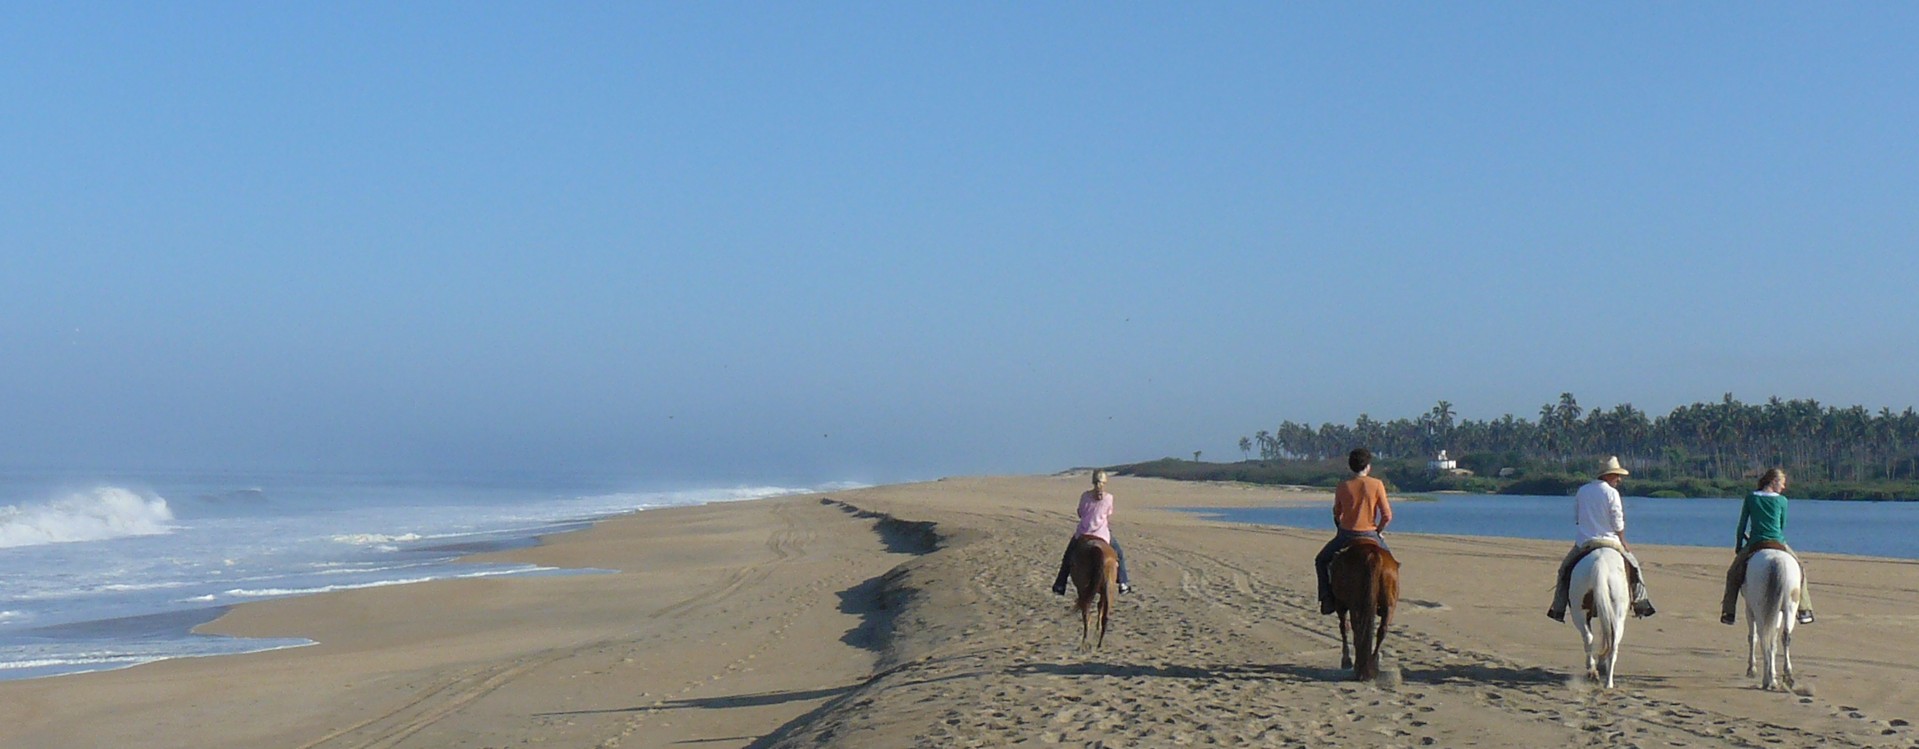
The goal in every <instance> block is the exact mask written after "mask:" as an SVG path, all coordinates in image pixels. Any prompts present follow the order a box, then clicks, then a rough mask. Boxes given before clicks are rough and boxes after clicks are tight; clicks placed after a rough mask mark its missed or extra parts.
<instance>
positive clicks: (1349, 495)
mask: <svg viewBox="0 0 1919 749" xmlns="http://www.w3.org/2000/svg"><path fill="white" fill-rule="evenodd" d="M1392 517H1393V513H1392V503H1391V502H1390V501H1388V500H1387V499H1386V482H1384V481H1380V480H1379V479H1376V478H1373V477H1372V476H1369V475H1367V476H1353V477H1352V478H1348V479H1346V480H1345V481H1341V482H1339V485H1338V486H1337V487H1334V489H1333V524H1334V525H1335V526H1338V528H1339V529H1340V530H1345V531H1362V532H1363V531H1378V530H1379V526H1380V521H1382V520H1387V521H1390V520H1391V519H1392Z"/></svg>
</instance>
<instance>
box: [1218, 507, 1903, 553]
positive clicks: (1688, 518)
mask: <svg viewBox="0 0 1919 749" xmlns="http://www.w3.org/2000/svg"><path fill="white" fill-rule="evenodd" d="M1741 501H1742V500H1739V499H1652V498H1648V497H1625V498H1624V502H1625V508H1626V540H1627V541H1629V542H1631V543H1634V544H1672V545H1678V546H1723V547H1725V548H1726V549H1727V551H1728V553H1730V552H1731V549H1732V545H1733V531H1734V529H1735V527H1736V526H1737V525H1738V523H1739V505H1740V502H1741ZM1572 502H1573V500H1572V497H1538V496H1511V495H1477V494H1444V495H1438V496H1436V497H1434V498H1432V499H1431V500H1429V501H1428V500H1424V499H1421V500H1405V499H1402V500H1398V501H1395V502H1393V523H1392V525H1391V527H1389V528H1388V529H1387V531H1386V534H1387V537H1388V540H1389V541H1390V539H1391V536H1392V534H1393V533H1395V532H1400V533H1442V534H1449V535H1461V536H1501V537H1507V538H1540V539H1550V540H1564V541H1566V542H1567V543H1568V544H1570V543H1571V542H1572V536H1573V510H1572V507H1573V505H1572ZM1196 511H1197V512H1201V513H1203V514H1205V515H1207V516H1210V517H1218V518H1220V519H1222V520H1227V521H1231V522H1236V523H1257V524H1263V525H1281V526H1287V527H1291V528H1322V529H1326V531H1327V533H1328V538H1330V537H1331V532H1332V527H1333V521H1332V512H1331V510H1330V509H1329V506H1328V505H1316V506H1312V507H1261V508H1235V509H1203V510H1196ZM1915 533H1919V502H1834V501H1821V500H1807V499H1794V500H1792V503H1791V505H1789V507H1788V510H1787V516H1786V539H1787V541H1788V542H1789V543H1791V544H1792V547H1793V549H1795V550H1798V551H1822V552H1832V553H1836V554H1857V555H1862V556H1877V557H1896V558H1902V559H1919V540H1915V538H1914V536H1915Z"/></svg>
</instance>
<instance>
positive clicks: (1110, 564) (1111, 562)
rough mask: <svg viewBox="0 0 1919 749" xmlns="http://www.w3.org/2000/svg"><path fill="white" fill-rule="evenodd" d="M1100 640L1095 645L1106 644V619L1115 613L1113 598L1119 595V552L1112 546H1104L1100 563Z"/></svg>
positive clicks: (1098, 581) (1098, 585)
mask: <svg viewBox="0 0 1919 749" xmlns="http://www.w3.org/2000/svg"><path fill="white" fill-rule="evenodd" d="M1096 585H1097V587H1098V588H1099V641H1098V642H1097V643H1095V647H1098V646H1100V645H1105V644H1106V620H1107V619H1108V618H1110V617H1111V616H1112V613H1113V599H1114V598H1117V597H1119V554H1118V552H1115V551H1113V550H1112V547H1110V546H1108V547H1102V549H1101V559H1100V565H1099V577H1098V578H1097V582H1096Z"/></svg>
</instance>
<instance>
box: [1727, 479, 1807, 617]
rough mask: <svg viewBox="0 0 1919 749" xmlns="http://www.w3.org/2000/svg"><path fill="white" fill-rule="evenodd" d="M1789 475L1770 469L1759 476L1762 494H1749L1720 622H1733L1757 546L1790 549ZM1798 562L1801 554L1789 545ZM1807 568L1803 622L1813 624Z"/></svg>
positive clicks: (1802, 587) (1801, 593) (1736, 537)
mask: <svg viewBox="0 0 1919 749" xmlns="http://www.w3.org/2000/svg"><path fill="white" fill-rule="evenodd" d="M1785 490H1786V472H1785V471H1782V470H1779V469H1777V468H1773V469H1769V470H1767V471H1766V474H1765V475H1764V476H1761V477H1759V487H1758V491H1755V492H1752V493H1750V494H1747V495H1746V502H1745V504H1743V505H1740V507H1739V527H1738V529H1737V530H1735V531H1734V535H1733V547H1732V548H1733V550H1734V551H1737V552H1738V554H1737V555H1736V556H1734V557H1733V559H1732V568H1731V569H1728V570H1726V597H1725V599H1724V600H1722V601H1720V604H1719V622H1720V623H1721V624H1731V623H1733V621H1734V620H1733V606H1734V604H1736V603H1738V601H1739V588H1740V586H1742V585H1745V583H1746V562H1747V560H1750V559H1751V558H1752V553H1753V548H1752V547H1753V544H1756V543H1758V542H1760V541H1776V542H1778V543H1779V545H1780V546H1786V497H1785V495H1783V494H1780V492H1783V491H1785ZM1786 553H1788V554H1791V555H1792V558H1793V560H1794V561H1797V560H1798V559H1799V554H1798V553H1797V552H1794V551H1793V550H1792V547H1790V546H1786ZM1805 570H1806V565H1805V564H1804V563H1803V562H1802V563H1800V565H1799V623H1800V624H1810V623H1812V593H1811V591H1810V590H1809V589H1808V587H1807V585H1806V574H1805Z"/></svg>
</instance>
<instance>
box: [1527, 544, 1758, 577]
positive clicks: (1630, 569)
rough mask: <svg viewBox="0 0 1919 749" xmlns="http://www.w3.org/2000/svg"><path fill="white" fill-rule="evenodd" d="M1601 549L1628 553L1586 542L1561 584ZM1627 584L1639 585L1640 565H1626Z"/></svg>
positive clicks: (1613, 547)
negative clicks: (1587, 558) (1588, 556)
mask: <svg viewBox="0 0 1919 749" xmlns="http://www.w3.org/2000/svg"><path fill="white" fill-rule="evenodd" d="M1764 543H1771V542H1770V541H1767V542H1764ZM1600 549H1612V550H1613V551H1617V552H1619V555H1620V556H1622V557H1623V556H1625V555H1626V548H1625V547H1624V546H1616V545H1614V544H1611V543H1604V542H1601V543H1588V544H1586V547H1585V548H1584V549H1582V550H1581V551H1580V552H1579V556H1576V557H1573V563H1572V564H1569V565H1566V574H1564V575H1561V576H1560V578H1559V584H1560V585H1566V584H1568V581H1569V580H1570V579H1571V578H1572V574H1573V568H1574V567H1578V566H1579V563H1580V561H1582V560H1584V559H1585V558H1586V555H1588V554H1591V553H1593V552H1595V551H1598V550H1600ZM1626 584H1627V585H1631V586H1633V587H1634V588H1635V589H1637V588H1638V587H1639V585H1640V582H1639V568H1638V567H1634V566H1633V565H1631V564H1628V565H1626Z"/></svg>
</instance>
